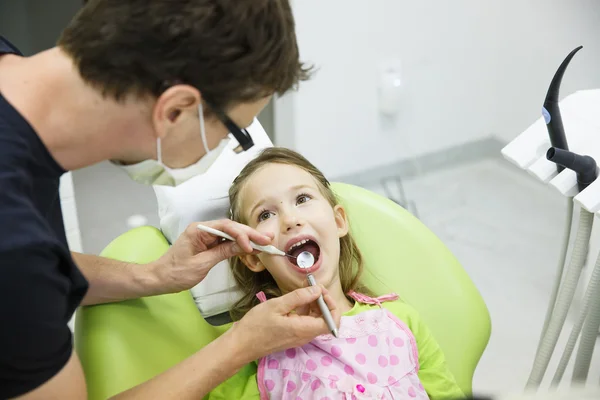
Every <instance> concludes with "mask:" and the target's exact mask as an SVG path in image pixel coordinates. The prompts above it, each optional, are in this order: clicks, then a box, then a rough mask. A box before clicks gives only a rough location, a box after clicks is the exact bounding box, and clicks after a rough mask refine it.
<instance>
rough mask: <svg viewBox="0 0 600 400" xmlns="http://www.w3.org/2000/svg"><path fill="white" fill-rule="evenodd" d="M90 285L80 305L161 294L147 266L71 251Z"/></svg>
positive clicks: (157, 283) (154, 277)
mask: <svg viewBox="0 0 600 400" xmlns="http://www.w3.org/2000/svg"><path fill="white" fill-rule="evenodd" d="M71 254H72V256H73V259H74V260H75V263H76V264H77V266H78V267H79V269H80V270H81V272H82V273H83V275H84V276H85V278H86V279H87V280H88V282H89V285H90V287H89V289H88V292H87V294H86V296H85V298H84V299H83V301H82V303H81V305H84V306H86V305H93V304H101V303H111V302H115V301H122V300H128V299H136V298H140V297H145V296H153V295H156V294H160V291H159V289H158V286H159V282H158V279H157V278H156V276H155V275H153V274H152V270H151V269H150V268H148V267H147V266H145V265H139V264H131V263H126V262H122V261H117V260H112V259H110V258H105V257H99V256H94V255H89V254H81V253H75V252H71Z"/></svg>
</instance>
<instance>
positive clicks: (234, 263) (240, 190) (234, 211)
mask: <svg viewBox="0 0 600 400" xmlns="http://www.w3.org/2000/svg"><path fill="white" fill-rule="evenodd" d="M269 164H284V165H293V166H295V167H298V168H300V169H303V170H304V171H306V172H308V173H309V174H310V175H311V176H312V177H313V178H314V179H315V180H316V182H317V185H318V187H319V191H320V192H321V194H322V195H323V197H325V199H326V200H327V201H328V202H329V204H330V205H331V207H332V208H333V207H335V206H336V205H338V204H340V202H339V200H338V198H337V197H336V195H335V193H333V190H331V185H330V183H329V181H328V180H327V178H325V176H324V175H323V173H322V172H321V171H320V170H319V169H318V168H317V167H315V166H314V165H313V164H311V163H310V161H308V160H307V159H306V158H304V157H303V156H302V155H300V154H298V153H296V152H295V151H293V150H289V149H286V148H283V147H270V148H267V149H265V150H263V151H262V152H261V153H260V155H259V156H258V157H256V158H255V159H253V160H252V161H250V162H249V163H248V164H247V165H246V166H245V167H244V169H242V171H241V172H240V174H239V175H238V176H237V178H235V180H234V181H233V184H232V185H231V188H230V189H229V202H230V204H231V219H232V220H234V221H237V222H240V223H243V224H247V221H246V217H245V213H244V210H242V197H243V194H244V189H245V187H246V184H247V182H248V180H249V179H250V177H252V175H254V174H255V173H256V172H257V171H259V170H260V169H261V168H263V167H264V166H266V165H269ZM348 218H349V217H348ZM349 222H350V221H349ZM229 264H230V266H231V270H232V272H233V277H234V279H235V282H236V284H237V286H238V288H239V289H241V291H242V298H241V299H240V300H239V301H238V302H237V303H235V304H234V306H233V307H232V309H231V310H230V314H231V319H233V320H234V321H237V320H240V319H241V318H242V317H243V316H244V315H245V314H246V313H247V312H248V311H250V309H251V308H252V307H254V306H255V305H257V304H258V303H259V300H258V299H257V298H256V294H257V293H258V292H264V293H265V295H266V297H267V299H270V298H273V297H279V296H281V295H282V293H281V290H280V289H279V287H278V286H277V283H276V282H275V279H273V277H272V276H271V274H270V273H269V272H268V271H267V270H263V271H261V272H258V273H257V272H252V271H251V270H250V269H249V268H247V267H246V265H245V264H244V263H243V262H242V260H241V259H240V258H239V257H233V258H232V259H231V260H230V262H229ZM363 268H364V265H363V258H362V255H361V253H360V250H359V249H358V246H357V245H356V242H355V241H354V239H353V238H352V234H351V233H350V232H348V234H347V235H345V236H343V237H341V238H340V259H339V269H340V283H341V284H342V290H343V291H344V293H348V292H350V291H353V290H354V291H356V292H360V293H364V294H367V295H372V293H371V291H370V290H369V289H368V288H367V287H366V286H365V285H363V284H362V283H361V282H360V276H361V274H362V272H363ZM347 297H348V299H349V300H350V301H352V302H353V301H354V300H352V299H351V298H350V297H349V296H347Z"/></svg>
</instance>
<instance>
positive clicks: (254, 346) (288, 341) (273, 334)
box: [228, 286, 341, 363]
mask: <svg viewBox="0 0 600 400" xmlns="http://www.w3.org/2000/svg"><path fill="white" fill-rule="evenodd" d="M321 294H323V298H324V300H325V303H326V304H327V307H328V308H329V310H330V311H331V315H332V316H333V319H334V321H335V323H336V326H339V324H340V317H341V316H340V313H339V311H338V309H337V307H336V305H335V302H334V301H333V298H332V297H331V296H330V295H329V293H328V292H327V289H325V288H324V287H322V286H310V287H306V288H302V289H297V290H295V291H293V292H290V293H288V294H286V295H284V296H281V297H278V298H274V299H270V300H267V301H266V302H264V303H261V304H259V305H257V306H256V307H254V308H252V309H251V310H250V311H249V312H248V313H247V314H246V315H245V316H244V317H243V318H242V319H241V320H240V321H238V322H236V323H235V324H234V325H233V327H232V328H231V329H230V331H229V332H228V333H229V334H231V335H234V337H235V339H234V340H232V342H233V343H236V344H238V345H239V346H238V351H237V352H238V354H240V356H241V357H244V358H245V360H244V361H245V363H248V362H250V361H254V360H256V359H258V358H260V357H263V356H266V355H268V354H271V353H274V352H277V351H282V350H286V349H290V348H294V347H299V346H302V345H304V344H306V343H308V342H310V341H311V340H313V339H314V338H315V337H317V336H319V335H322V334H326V333H330V332H329V329H328V327H327V324H326V323H325V320H324V319H323V317H322V316H321V312H320V311H319V308H318V306H317V305H316V303H315V302H316V300H317V298H318V297H319V295H321Z"/></svg>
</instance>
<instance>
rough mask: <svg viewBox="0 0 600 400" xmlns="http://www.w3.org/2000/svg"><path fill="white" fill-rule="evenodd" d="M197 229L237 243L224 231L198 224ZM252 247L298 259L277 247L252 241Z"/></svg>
mask: <svg viewBox="0 0 600 400" xmlns="http://www.w3.org/2000/svg"><path fill="white" fill-rule="evenodd" d="M197 228H198V229H199V230H201V231H204V232H207V233H210V234H213V235H215V236H219V237H222V238H224V239H227V240H231V241H232V242H235V241H236V240H235V239H234V238H233V237H231V236H230V235H228V234H226V233H225V232H222V231H220V230H218V229H214V228H211V227H210V226H206V225H202V224H198V225H197ZM250 246H252V248H253V249H255V250H258V251H262V252H264V253H268V254H273V255H276V256H284V257H290V258H296V257H294V256H293V255H291V254H287V253H286V252H284V251H282V250H279V249H278V248H277V247H275V246H273V245H268V246H261V245H259V244H256V243H254V242H253V241H250ZM309 254H310V253H309Z"/></svg>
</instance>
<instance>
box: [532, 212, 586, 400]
mask: <svg viewBox="0 0 600 400" xmlns="http://www.w3.org/2000/svg"><path fill="white" fill-rule="evenodd" d="M593 218H594V214H592V213H590V212H588V211H586V210H584V209H582V210H581V213H580V215H579V229H578V231H577V236H576V238H575V244H574V246H573V252H572V254H571V260H570V262H569V267H568V268H567V272H566V275H565V280H564V284H563V286H562V287H561V289H560V291H559V293H558V297H557V300H556V307H555V310H554V313H553V315H552V318H551V319H550V323H549V324H548V329H547V331H546V333H545V335H544V338H543V339H542V341H541V343H540V347H539V352H538V354H536V357H535V361H534V364H533V369H532V371H531V375H530V376H529V379H528V381H527V385H526V387H527V388H528V389H532V388H538V387H539V386H540V384H541V382H542V379H543V378H544V374H545V373H546V369H547V368H548V363H549V362H550V358H551V357H552V353H553V352H554V348H555V347H556V343H557V342H558V337H559V336H560V332H561V330H562V328H563V325H564V323H565V320H566V318H567V313H568V311H569V308H570V307H571V302H572V301H573V296H574V295H575V289H576V288H577V283H578V282H579V278H580V276H581V270H582V269H583V266H584V265H585V260H586V257H587V253H588V246H589V241H590V236H591V234H592V222H593Z"/></svg>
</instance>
